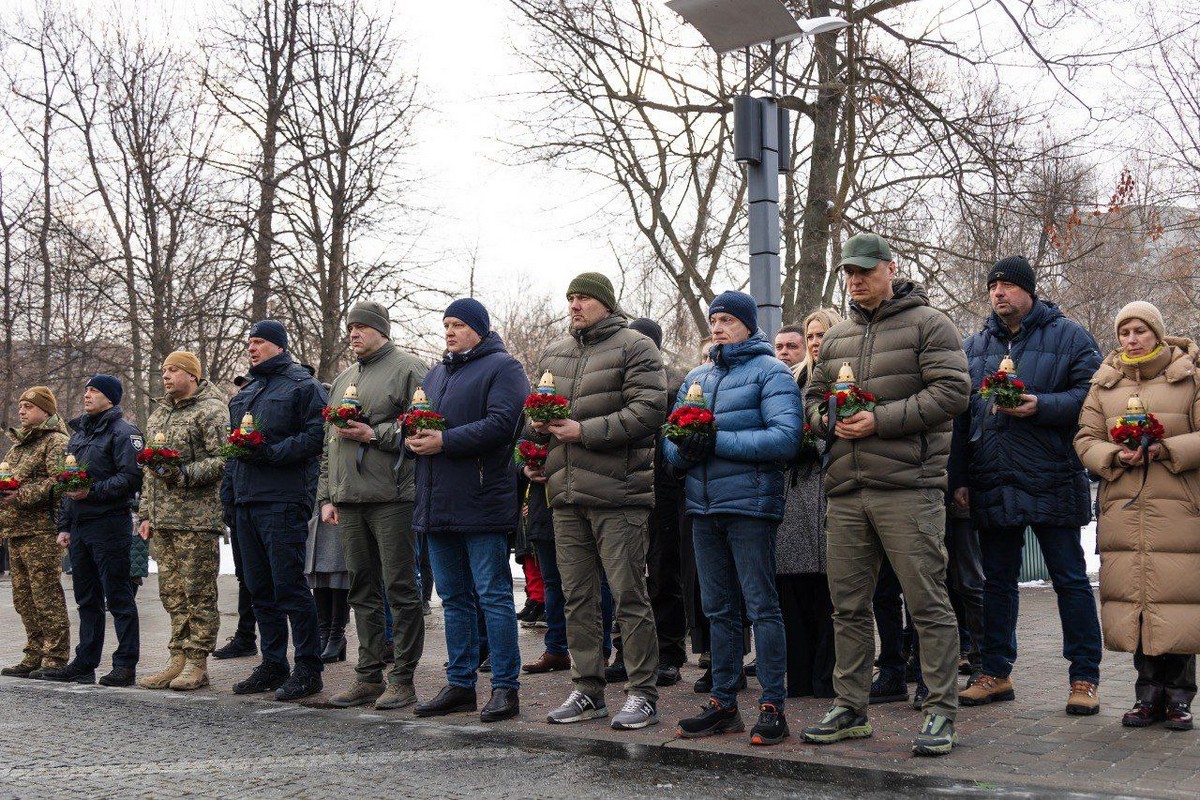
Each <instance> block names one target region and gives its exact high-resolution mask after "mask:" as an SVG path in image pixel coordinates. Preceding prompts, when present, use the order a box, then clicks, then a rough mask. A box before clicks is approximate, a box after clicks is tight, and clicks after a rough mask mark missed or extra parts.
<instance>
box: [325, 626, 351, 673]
mask: <svg viewBox="0 0 1200 800" xmlns="http://www.w3.org/2000/svg"><path fill="white" fill-rule="evenodd" d="M345 660H346V631H345V630H344V629H343V630H342V631H337V630H334V631H331V632H330V634H329V640H328V641H327V642H326V643H325V648H324V650H323V651H322V652H321V661H322V662H323V663H325V664H332V663H334V662H335V661H345Z"/></svg>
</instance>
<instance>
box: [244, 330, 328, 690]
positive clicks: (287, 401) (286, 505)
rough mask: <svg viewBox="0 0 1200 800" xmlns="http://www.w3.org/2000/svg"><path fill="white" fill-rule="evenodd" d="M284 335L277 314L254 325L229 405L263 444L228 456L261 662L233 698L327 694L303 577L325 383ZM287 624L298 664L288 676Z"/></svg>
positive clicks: (313, 610)
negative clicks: (245, 372)
mask: <svg viewBox="0 0 1200 800" xmlns="http://www.w3.org/2000/svg"><path fill="white" fill-rule="evenodd" d="M287 345H288V337H287V331H286V330H284V327H283V325H282V324H280V323H279V322H277V321H275V320H270V319H268V320H263V321H261V322H256V323H255V324H254V326H253V327H251V328H250V335H249V341H248V342H247V344H246V350H247V352H248V353H249V356H250V374H249V378H250V380H249V381H247V382H246V384H245V385H243V386H242V388H241V390H240V391H239V392H238V393H237V394H236V395H235V396H234V398H233V399H232V400H231V401H230V403H229V421H230V425H231V427H238V426H240V425H241V422H242V418H243V417H244V416H245V415H246V414H247V413H249V414H251V415H253V418H254V425H255V428H256V429H257V430H258V431H259V432H260V433H261V434H262V436H263V444H262V446H260V447H258V448H254V449H253V450H252V452H251V453H250V455H248V456H244V457H240V458H235V459H232V460H231V461H230V462H229V464H228V465H227V467H226V469H225V476H224V479H223V481H222V484H221V500H222V502H223V503H225V505H226V509H227V510H228V509H231V513H229V514H228V515H229V516H232V521H233V525H232V526H231V527H232V529H233V532H234V536H236V537H238V547H239V550H240V552H241V556H242V570H243V574H244V579H245V582H246V587H247V588H248V589H249V590H250V595H251V597H252V599H253V605H254V614H255V616H256V617H257V618H258V630H259V636H260V640H261V646H262V656H263V657H262V663H260V664H259V665H258V666H257V667H255V669H254V672H252V673H251V674H250V676H249V677H248V678H246V680H244V681H242V682H240V683H237V684H235V685H234V687H233V691H234V693H235V694H254V693H257V692H270V691H274V692H275V699H277V700H298V699H300V698H302V697H308V696H310V695H314V694H316V693H317V692H319V691H321V689H322V688H323V686H322V682H321V670H322V667H323V664H322V663H321V648H320V644H319V641H320V634H319V632H318V627H317V606H316V602H315V601H314V600H313V595H312V592H311V590H310V589H309V588H308V583H307V581H306V580H305V578H304V545H305V542H306V541H307V539H308V520H309V518H310V517H311V516H312V511H313V502H314V498H315V496H316V491H317V476H318V471H319V468H320V456H321V448H322V445H323V441H322V438H323V431H324V420H323V419H322V417H321V409H323V408H324V407H325V406H326V405H327V404H328V396H327V395H326V393H325V389H324V388H322V386H321V384H320V383H318V382H317V380H316V379H315V378H314V377H313V375H312V372H310V371H309V370H307V369H305V368H304V367H303V366H302V365H301V364H299V363H297V362H296V361H295V360H293V358H292V356H291V354H290V353H289V352H288V351H287ZM289 623H290V625H291V630H292V644H293V646H294V648H295V668H294V669H293V670H292V671H291V674H290V675H289V672H288V658H287V644H288V625H289Z"/></svg>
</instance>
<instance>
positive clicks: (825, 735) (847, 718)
mask: <svg viewBox="0 0 1200 800" xmlns="http://www.w3.org/2000/svg"><path fill="white" fill-rule="evenodd" d="M872 733H874V730H873V729H872V728H871V723H870V722H867V718H866V717H865V716H862V715H860V714H855V713H854V712H853V711H852V710H850V709H848V708H846V707H844V706H834V707H833V708H831V709H829V713H827V714H826V715H825V716H824V717H822V718H821V721H820V722H818V723H817V724H816V725H810V726H809V727H807V728H805V729H804V730H803V731H801V733H800V736H801V738H803V739H804V741H806V742H808V743H810V744H833V743H834V742H840V741H842V740H843V739H865V738H867V737H868V736H870V735H871V734H872Z"/></svg>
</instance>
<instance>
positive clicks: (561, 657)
mask: <svg viewBox="0 0 1200 800" xmlns="http://www.w3.org/2000/svg"><path fill="white" fill-rule="evenodd" d="M570 668H571V657H570V656H569V655H567V654H566V653H562V654H555V653H542V654H541V656H539V657H538V659H537V661H532V662H530V663H528V664H526V665H525V666H523V667H521V670H522V671H523V672H528V673H530V674H534V675H536V674H537V673H540V672H555V671H556V670H562V669H570Z"/></svg>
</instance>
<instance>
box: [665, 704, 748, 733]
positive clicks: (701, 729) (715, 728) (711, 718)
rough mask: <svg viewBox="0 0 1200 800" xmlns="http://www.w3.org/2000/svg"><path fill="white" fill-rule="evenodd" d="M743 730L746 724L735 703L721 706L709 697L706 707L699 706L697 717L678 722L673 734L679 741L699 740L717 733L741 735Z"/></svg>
mask: <svg viewBox="0 0 1200 800" xmlns="http://www.w3.org/2000/svg"><path fill="white" fill-rule="evenodd" d="M744 730H746V723H745V722H743V721H742V715H741V713H740V712H739V711H738V707H737V704H736V703H734V704H733V705H731V706H722V705H721V704H720V703H718V702H717V701H716V700H715V699H714V698H711V697H710V698H708V705H705V706H700V714H699V716H695V717H688V718H687V719H681V720H679V725H678V726H676V728H675V734H676V735H677V736H679V738H681V739H701V738H703V737H705V736H715V735H717V734H718V733H741V732H742V731H744Z"/></svg>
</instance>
